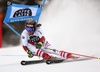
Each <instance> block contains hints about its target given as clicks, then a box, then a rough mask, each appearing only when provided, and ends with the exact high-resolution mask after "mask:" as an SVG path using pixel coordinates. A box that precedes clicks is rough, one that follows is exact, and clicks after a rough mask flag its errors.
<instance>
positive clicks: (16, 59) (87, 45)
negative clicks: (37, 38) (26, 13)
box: [0, 0, 100, 72]
mask: <svg viewBox="0 0 100 72" xmlns="http://www.w3.org/2000/svg"><path fill="white" fill-rule="evenodd" d="M46 4H48V1H47V2H46ZM99 10H100V6H99V1H95V0H52V1H51V2H50V3H49V4H48V5H47V6H46V7H45V8H44V10H43V11H42V13H41V16H40V21H39V23H42V27H41V28H42V29H43V31H44V34H45V37H46V39H47V40H48V41H49V42H50V44H51V45H52V47H53V48H56V49H58V50H66V51H68V52H72V53H73V52H74V53H78V54H84V55H90V56H91V55H94V56H96V57H100V24H99V23H100V11H99ZM35 59H38V58H37V57H33V58H31V59H29V58H28V57H27V55H26V53H25V52H24V50H23V49H22V46H21V45H20V46H16V47H10V48H2V49H0V72H61V71H63V72H99V71H100V70H99V69H100V60H96V59H92V60H87V61H81V62H69V63H60V64H52V65H46V64H45V63H42V64H36V65H28V66H22V65H20V61H21V60H35Z"/></svg>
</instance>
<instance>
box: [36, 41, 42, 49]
mask: <svg viewBox="0 0 100 72" xmlns="http://www.w3.org/2000/svg"><path fill="white" fill-rule="evenodd" d="M42 45H43V44H42V42H39V43H37V44H35V47H36V48H37V49H40V48H41V47H42Z"/></svg>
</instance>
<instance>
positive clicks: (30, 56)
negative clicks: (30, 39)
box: [26, 50, 34, 58]
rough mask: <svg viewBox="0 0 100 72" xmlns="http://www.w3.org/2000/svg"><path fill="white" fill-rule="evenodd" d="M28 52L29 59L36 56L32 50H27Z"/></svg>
mask: <svg viewBox="0 0 100 72" xmlns="http://www.w3.org/2000/svg"><path fill="white" fill-rule="evenodd" d="M26 52H27V54H28V57H29V58H32V57H33V56H34V54H32V52H31V51H30V50H27V51H26Z"/></svg>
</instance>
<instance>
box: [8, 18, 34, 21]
mask: <svg viewBox="0 0 100 72" xmlns="http://www.w3.org/2000/svg"><path fill="white" fill-rule="evenodd" d="M28 19H32V18H23V19H12V20H10V22H18V21H26V20H28Z"/></svg>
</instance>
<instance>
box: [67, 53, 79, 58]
mask: <svg viewBox="0 0 100 72" xmlns="http://www.w3.org/2000/svg"><path fill="white" fill-rule="evenodd" d="M69 58H73V59H75V58H79V57H77V56H73V55H72V54H71V53H68V54H67V59H69Z"/></svg>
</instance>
